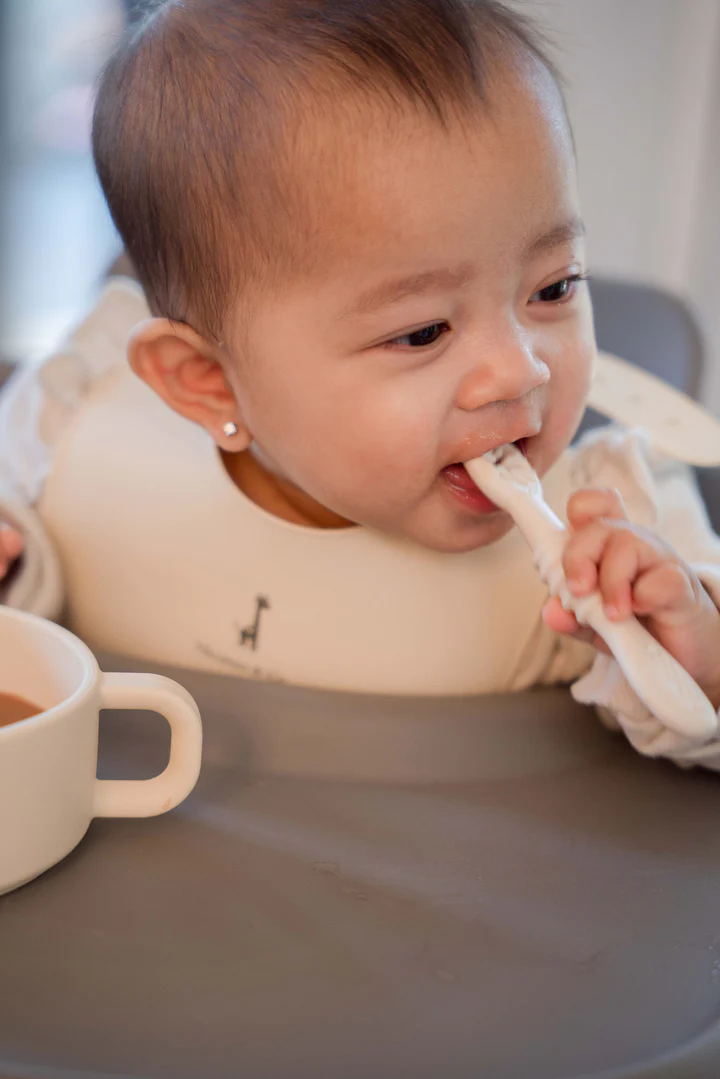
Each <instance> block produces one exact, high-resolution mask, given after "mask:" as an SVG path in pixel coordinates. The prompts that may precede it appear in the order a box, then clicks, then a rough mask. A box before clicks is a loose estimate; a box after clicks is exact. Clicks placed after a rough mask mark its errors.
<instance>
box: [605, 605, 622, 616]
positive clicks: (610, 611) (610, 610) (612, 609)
mask: <svg viewBox="0 0 720 1079" xmlns="http://www.w3.org/2000/svg"><path fill="white" fill-rule="evenodd" d="M604 610H605V614H606V615H607V616H608V618H619V617H620V611H619V610H618V608H617V607H616V606H615V604H614V603H606V604H605V607H604Z"/></svg>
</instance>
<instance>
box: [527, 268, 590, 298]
mask: <svg viewBox="0 0 720 1079" xmlns="http://www.w3.org/2000/svg"><path fill="white" fill-rule="evenodd" d="M584 280H585V275H584V274H580V273H574V274H570V275H569V277H563V278H561V279H560V281H555V282H554V283H553V284H552V285H546V286H545V288H541V289H540V290H539V292H536V293H535V295H534V296H531V297H530V303H567V301H568V300H570V299H572V297H573V296H574V295H575V292H576V290H577V285H578V281H584Z"/></svg>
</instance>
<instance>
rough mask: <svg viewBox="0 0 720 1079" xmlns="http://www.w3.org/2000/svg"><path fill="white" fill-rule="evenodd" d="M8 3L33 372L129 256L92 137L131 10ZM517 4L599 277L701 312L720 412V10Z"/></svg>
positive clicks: (17, 266)
mask: <svg viewBox="0 0 720 1079" xmlns="http://www.w3.org/2000/svg"><path fill="white" fill-rule="evenodd" d="M6 3H7V11H6V32H5V48H6V54H7V58H6V60H4V62H3V79H4V82H5V90H4V105H5V110H6V114H7V115H6V124H7V138H6V140H5V141H6V147H5V149H6V153H5V179H4V190H3V197H2V204H1V205H0V213H1V214H2V220H1V221H0V226H1V228H2V250H1V251H0V264H1V268H2V282H3V288H2V293H1V294H0V303H1V305H2V310H1V311H0V355H5V356H9V357H12V358H21V359H29V358H33V357H35V356H38V355H41V354H42V353H43V352H45V351H46V350H47V349H48V348H49V347H51V346H52V344H53V343H54V342H55V341H56V340H57V338H58V337H59V336H60V335H61V334H62V333H63V332H64V330H65V329H66V328H67V327H68V326H69V325H70V324H71V323H72V322H73V320H74V319H75V318H77V317H78V315H79V314H80V313H81V312H82V311H83V309H84V308H85V307H86V305H87V304H88V303H89V302H91V300H92V296H93V294H94V292H95V290H96V288H97V283H98V280H99V278H100V277H101V275H102V273H103V272H104V270H105V268H106V266H107V265H108V264H109V262H110V261H111V260H112V258H113V257H114V255H115V253H116V251H117V240H116V237H115V235H114V233H113V229H112V225H111V223H110V221H109V219H108V216H107V213H106V211H105V208H104V204H103V200H102V196H101V195H100V192H99V190H98V187H97V184H96V182H95V179H94V176H93V170H92V164H91V160H90V156H89V143H88V132H89V120H90V109H91V97H92V86H93V81H94V79H95V76H96V73H97V71H98V69H99V67H100V65H101V64H102V63H103V61H104V59H105V57H106V56H107V53H108V50H109V49H110V48H112V44H113V42H114V40H115V39H116V37H117V34H118V33H120V30H121V26H122V24H123V20H124V18H125V15H126V9H127V8H130V7H131V6H132V0H125V3H123V2H121V0H6ZM516 3H517V6H518V7H520V8H521V10H523V11H525V12H527V13H529V14H530V15H532V16H535V17H536V18H537V19H538V20H539V21H540V22H541V24H542V25H543V26H544V27H546V29H547V31H548V34H549V36H550V37H551V39H552V41H553V42H554V43H555V51H556V54H557V57H558V61H559V64H560V66H561V68H562V69H563V71H564V72H565V74H566V76H567V82H568V92H567V96H568V105H569V109H570V114H571V118H572V121H573V124H574V128H575V135H576V140H577V146H578V155H579V161H580V180H581V190H582V197H583V206H584V212H585V216H586V220H587V225H588V247H589V256H590V270H591V272H596V273H602V274H609V275H613V276H616V277H621V278H628V279H633V280H642V281H647V282H650V283H654V284H658V285H661V286H662V287H665V288H667V289H670V290H671V291H673V292H675V293H678V294H679V295H681V296H682V297H683V298H685V299H686V300H687V301H689V303H690V304H691V305H692V306H693V308H694V309H695V311H696V313H697V315H698V317H699V319H700V321H701V324H702V328H703V331H704V333H705V338H706V341H707V345H708V351H709V356H710V363H709V366H708V376H707V379H706V383H705V387H704V399H705V401H706V403H708V404H709V405H710V406H711V407H712V408H713V409H714V410H716V411H717V412H718V413H720V303H719V302H718V300H717V298H716V295H715V292H716V282H718V281H720V0H516Z"/></svg>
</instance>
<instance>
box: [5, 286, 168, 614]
mask: <svg viewBox="0 0 720 1079" xmlns="http://www.w3.org/2000/svg"><path fill="white" fill-rule="evenodd" d="M147 317H149V311H148V308H147V304H146V301H145V298H144V296H143V293H142V290H141V288H140V286H139V285H137V284H136V283H135V282H134V281H131V280H129V279H125V278H116V279H113V280H111V281H110V282H109V283H108V284H107V285H106V286H105V288H104V290H103V292H102V293H101V295H100V297H99V299H98V302H97V304H96V305H95V307H94V308H93V310H92V311H91V312H90V314H89V315H88V316H87V318H86V319H85V320H84V322H83V323H82V324H81V325H80V326H79V327H78V328H77V329H76V330H75V331H74V332H73V334H72V335H71V336H70V338H69V339H68V341H67V342H66V343H65V344H63V345H62V347H61V348H60V349H59V350H58V351H57V352H55V353H54V354H53V355H52V356H50V357H49V358H48V359H47V360H45V361H44V362H42V363H40V364H37V365H28V366H27V367H23V368H22V369H21V370H20V371H19V372H18V373H17V374H16V375H15V376H14V377H13V378H12V379H11V381H10V382H9V384H8V385H7V386H6V387H5V388H4V389H3V391H2V394H1V395H0V522H3V523H7V524H10V525H13V526H14V527H15V528H17V529H18V530H19V531H20V532H22V534H23V537H24V540H25V548H24V551H23V555H22V557H21V559H20V560H19V564H18V566H17V567H16V568H14V569H13V570H12V571H11V573H10V575H9V576H8V579H7V581H5V582H0V603H2V604H3V605H5V606H8V607H17V608H20V609H22V610H25V611H29V612H31V613H33V614H38V615H41V616H42V617H44V618H57V617H58V616H59V615H60V613H61V610H62V605H63V583H62V571H61V566H60V563H59V560H58V556H57V553H56V551H55V548H54V546H53V543H52V538H51V537H50V536H49V535H48V534H47V532H46V530H45V528H44V527H43V523H42V521H41V519H40V517H39V516H38V514H37V513H36V511H35V509H34V506H35V504H36V503H37V500H38V498H39V497H40V494H41V492H42V489H43V484H44V482H45V478H46V476H47V475H48V472H49V471H50V469H51V467H52V458H53V449H54V446H55V444H56V443H57V441H58V440H59V438H60V437H61V435H62V433H63V431H64V430H65V428H66V427H67V425H68V424H69V423H70V422H71V420H72V417H73V416H74V414H75V412H76V411H77V409H78V408H79V407H80V404H81V402H82V400H83V397H84V396H85V394H86V393H87V391H88V389H89V388H90V386H92V385H93V384H94V383H95V382H96V381H97V380H98V379H99V378H101V377H103V375H104V374H105V373H106V372H107V371H109V370H111V369H112V368H113V367H115V366H117V365H118V364H119V363H124V362H125V361H126V354H127V342H128V337H129V335H130V332H131V330H132V329H133V327H134V326H136V325H137V323H138V322H141V321H142V320H143V319H144V318H147Z"/></svg>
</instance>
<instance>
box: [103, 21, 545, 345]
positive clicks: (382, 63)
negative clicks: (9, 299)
mask: <svg viewBox="0 0 720 1079" xmlns="http://www.w3.org/2000/svg"><path fill="white" fill-rule="evenodd" d="M523 55H524V56H531V57H534V58H535V59H536V60H539V61H540V62H541V63H542V64H543V65H544V66H545V67H546V68H547V69H548V70H549V71H550V72H551V73H552V75H553V76H554V77H555V78H556V80H557V79H558V75H557V72H556V71H555V69H554V67H553V64H552V62H551V61H550V60H549V58H548V56H547V55H546V53H545V51H544V48H543V45H542V41H541V38H540V36H539V35H538V33H537V31H536V30H534V29H533V28H532V27H531V26H530V24H529V23H528V22H527V20H526V19H524V18H523V17H522V16H520V15H518V14H516V13H515V12H513V11H511V10H510V9H509V8H508V7H506V6H505V4H504V3H501V2H500V0H164V2H161V3H158V4H156V5H155V6H154V8H152V9H151V10H149V11H148V13H147V14H146V16H145V18H144V19H143V20H142V21H141V23H140V24H139V25H138V26H136V27H134V28H133V29H132V30H131V31H129V32H128V34H127V35H126V37H125V38H124V40H123V41H122V42H121V43H120V45H119V47H118V48H117V50H116V51H115V53H114V55H113V56H112V57H111V59H110V61H109V63H108V64H107V66H106V68H105V70H104V72H103V74H102V76H101V79H100V84H99V89H98V96H97V102H96V106H95V117H94V123H93V151H94V157H95V165H96V168H97V171H98V175H99V177H100V182H101V184H102V186H103V190H104V192H105V196H106V198H107V201H108V205H109V207H110V211H111V213H112V216H113V219H114V221H115V224H116V226H117V229H118V231H119V233H120V235H121V237H122V239H123V241H124V243H125V246H126V249H127V251H128V253H129V255H130V257H131V259H132V261H133V263H134V265H135V267H136V269H137V272H138V276H139V278H140V281H141V282H142V285H143V287H144V289H145V292H146V295H147V297H148V301H149V304H150V307H151V309H152V311H153V312H154V313H155V314H157V315H161V316H165V317H168V318H171V319H173V320H176V321H180V322H186V323H189V324H190V325H191V326H193V327H194V328H195V329H196V330H197V331H198V332H200V333H202V334H203V335H205V336H206V337H210V338H214V339H215V340H220V339H221V338H222V337H223V334H224V332H225V331H224V322H225V318H226V314H227V311H228V309H229V307H230V306H232V305H234V301H235V300H236V299H239V300H240V303H241V307H243V306H244V307H246V308H249V307H250V306H251V305H252V301H253V299H254V298H255V297H257V296H259V295H261V294H262V292H263V291H264V290H267V289H268V288H273V287H277V286H278V285H279V284H280V283H281V282H282V281H285V280H292V279H293V278H296V277H297V275H298V274H300V273H302V272H303V270H304V269H307V268H308V266H309V265H311V264H312V263H313V261H316V260H317V259H318V257H321V256H320V250H319V244H320V239H319V237H320V234H321V232H322V229H321V228H320V227H319V225H320V222H318V221H317V220H313V216H315V217H317V212H318V211H317V209H316V208H315V209H314V208H313V207H314V206H316V204H317V199H316V200H314V201H313V199H312V198H310V195H309V193H308V191H307V186H308V184H307V180H306V182H305V186H303V168H302V165H301V164H299V162H301V161H302V154H301V152H300V151H301V150H302V148H303V147H305V148H307V146H308V145H309V144H310V142H311V136H310V135H309V134H308V132H311V131H312V129H313V124H314V123H317V122H319V121H321V120H322V119H323V118H324V116H325V115H331V116H332V118H333V121H334V122H335V123H336V124H337V125H338V130H341V128H340V124H341V123H342V124H345V123H347V124H351V123H352V119H351V117H352V108H353V103H354V104H355V105H357V104H358V103H367V102H373V101H376V102H377V101H379V102H384V103H385V104H386V105H387V106H388V107H390V108H398V107H399V108H402V107H405V108H407V106H408V105H410V106H412V107H414V108H415V109H416V111H420V112H423V111H424V112H425V113H426V114H428V115H429V116H430V117H432V118H433V119H434V120H435V121H437V122H438V123H439V124H441V125H443V126H447V123H448V120H449V118H450V117H451V116H453V115H455V116H462V115H463V114H470V113H471V112H472V110H473V109H477V107H478V105H481V106H486V105H487V98H488V85H489V81H490V79H491V75H492V69H493V65H494V63H495V62H496V61H497V60H498V58H507V60H508V61H512V60H513V59H517V58H518V57H520V56H523ZM343 107H345V109H346V112H345V113H343V111H342V109H343ZM332 110H334V111H332ZM338 110H339V111H338ZM349 130H352V128H350V129H349ZM311 155H312V151H311ZM306 156H307V155H306ZM306 171H307V170H306ZM338 182H339V181H338Z"/></svg>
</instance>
